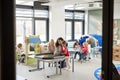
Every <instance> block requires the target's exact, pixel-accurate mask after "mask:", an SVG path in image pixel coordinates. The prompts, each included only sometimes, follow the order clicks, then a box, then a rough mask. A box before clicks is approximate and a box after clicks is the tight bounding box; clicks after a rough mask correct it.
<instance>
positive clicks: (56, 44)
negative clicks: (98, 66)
mask: <svg viewBox="0 0 120 80" xmlns="http://www.w3.org/2000/svg"><path fill="white" fill-rule="evenodd" d="M59 40H61V41H63V40H64V39H63V38H62V37H59V38H58V39H57V42H56V43H55V46H56V47H58V46H59V45H60V44H59V43H58V41H59Z"/></svg>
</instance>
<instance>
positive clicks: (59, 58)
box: [29, 53, 74, 78]
mask: <svg viewBox="0 0 120 80" xmlns="http://www.w3.org/2000/svg"><path fill="white" fill-rule="evenodd" d="M45 55H47V54H46V53H45V54H37V55H30V56H29V57H31V58H36V59H37V68H36V69H31V70H29V71H30V72H32V71H36V70H42V69H44V68H45V66H44V63H45V62H48V63H55V65H56V74H58V62H61V61H63V60H64V59H65V56H49V57H48V58H45V57H44V56H45ZM40 61H42V62H43V68H40V65H39V63H40ZM60 64H61V63H60ZM72 72H74V60H73V59H72ZM60 74H62V71H61V67H60ZM47 77H48V78H49V77H50V76H47Z"/></svg>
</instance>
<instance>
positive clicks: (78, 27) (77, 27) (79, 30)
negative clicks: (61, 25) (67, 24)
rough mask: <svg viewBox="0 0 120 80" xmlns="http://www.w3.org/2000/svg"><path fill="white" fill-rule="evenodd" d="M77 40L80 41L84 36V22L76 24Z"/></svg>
mask: <svg viewBox="0 0 120 80" xmlns="http://www.w3.org/2000/svg"><path fill="white" fill-rule="evenodd" d="M74 27H75V39H80V37H81V35H82V30H83V29H82V27H83V25H82V22H75V26H74Z"/></svg>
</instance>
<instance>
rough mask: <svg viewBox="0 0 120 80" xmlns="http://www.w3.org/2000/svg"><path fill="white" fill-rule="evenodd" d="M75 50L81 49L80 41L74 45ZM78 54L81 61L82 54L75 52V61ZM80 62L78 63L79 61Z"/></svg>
mask: <svg viewBox="0 0 120 80" xmlns="http://www.w3.org/2000/svg"><path fill="white" fill-rule="evenodd" d="M73 48H75V49H79V48H80V43H79V42H78V41H76V42H75V43H74V45H73ZM77 54H78V55H79V60H80V59H81V54H80V52H75V55H74V59H76V56H77ZM79 60H78V61H79Z"/></svg>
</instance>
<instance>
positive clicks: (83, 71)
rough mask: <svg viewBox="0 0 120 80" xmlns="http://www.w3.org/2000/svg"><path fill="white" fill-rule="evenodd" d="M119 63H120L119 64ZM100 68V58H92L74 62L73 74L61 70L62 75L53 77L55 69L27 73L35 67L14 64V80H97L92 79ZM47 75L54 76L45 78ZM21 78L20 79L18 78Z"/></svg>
mask: <svg viewBox="0 0 120 80" xmlns="http://www.w3.org/2000/svg"><path fill="white" fill-rule="evenodd" d="M119 63H120V62H119ZM99 67H101V58H100V57H94V58H92V59H91V60H90V61H87V62H85V63H82V64H81V63H80V62H78V61H77V60H75V68H74V70H75V71H74V72H72V71H71V70H70V71H67V70H65V69H62V75H54V74H55V67H48V65H47V63H46V67H45V69H43V70H40V71H34V72H29V71H28V70H30V69H33V68H36V67H35V66H34V67H33V66H26V65H25V64H16V74H17V75H18V77H17V79H16V80H25V79H24V78H26V79H27V80H97V79H96V78H95V77H94V71H95V70H96V69H97V68H99ZM47 75H54V76H51V77H50V78H47V77H46V76H47ZM19 76H20V77H22V78H20V77H19Z"/></svg>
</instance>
